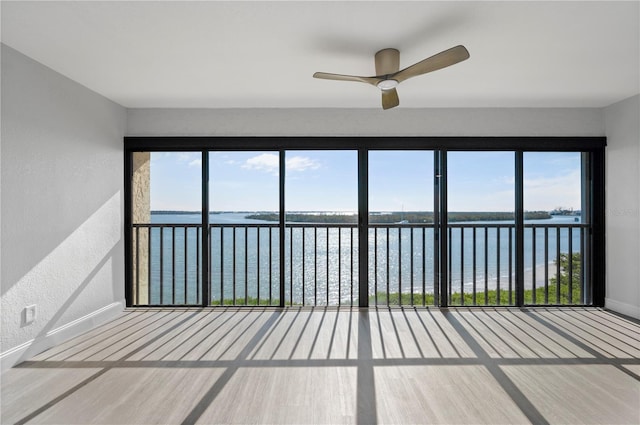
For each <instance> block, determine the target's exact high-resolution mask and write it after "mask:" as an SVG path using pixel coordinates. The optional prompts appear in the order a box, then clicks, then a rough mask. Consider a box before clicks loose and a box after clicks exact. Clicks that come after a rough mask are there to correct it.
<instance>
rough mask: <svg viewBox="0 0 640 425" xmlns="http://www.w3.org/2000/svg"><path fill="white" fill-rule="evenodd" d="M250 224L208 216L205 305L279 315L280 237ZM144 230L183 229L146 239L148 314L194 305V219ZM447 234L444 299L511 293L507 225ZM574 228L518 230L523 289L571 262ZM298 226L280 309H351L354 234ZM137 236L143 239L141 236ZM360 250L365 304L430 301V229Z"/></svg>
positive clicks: (288, 245) (372, 237)
mask: <svg viewBox="0 0 640 425" xmlns="http://www.w3.org/2000/svg"><path fill="white" fill-rule="evenodd" d="M248 214H249V213H220V214H211V216H210V224H211V225H212V229H211V260H210V264H211V267H210V272H211V284H212V286H211V298H212V300H213V301H219V300H220V299H221V298H223V299H225V300H230V299H236V300H240V301H241V300H244V299H245V297H246V298H253V299H255V298H260V299H261V300H270V301H271V304H274V305H277V304H278V302H279V297H280V287H279V281H280V249H279V229H278V228H277V226H275V225H276V224H277V223H275V222H267V221H262V220H251V219H246V218H244V217H245V216H246V215H248ZM151 222H152V224H175V225H178V226H180V225H183V226H184V227H176V228H172V227H166V228H165V229H164V230H163V231H162V244H161V237H160V228H159V227H154V228H153V229H152V230H151V241H150V247H151V263H150V265H149V271H150V274H151V304H173V303H175V304H184V303H186V304H197V303H199V302H200V296H201V294H200V290H199V285H200V273H199V271H198V270H199V267H200V259H199V258H198V257H199V256H200V252H201V247H200V246H199V245H198V244H199V243H200V241H201V240H202V234H201V229H200V228H199V227H198V226H191V225H197V224H199V223H200V215H199V214H152V216H151ZM452 224H453V227H452V228H451V234H450V240H449V243H450V252H451V256H450V262H449V263H450V265H449V268H448V274H449V276H450V286H451V288H452V291H453V292H460V291H464V292H470V291H471V290H472V288H473V287H474V276H475V286H476V288H477V291H478V292H479V293H480V292H482V291H484V289H485V288H487V289H493V288H496V287H497V286H498V285H499V286H500V288H501V289H508V288H509V287H510V286H511V287H515V229H514V228H513V227H511V226H508V225H509V224H513V223H511V222H496V221H492V222H477V221H476V222H469V223H452ZM534 224H536V225H545V226H551V227H548V230H547V231H546V234H545V229H544V228H538V229H536V232H535V238H534V232H533V229H532V228H531V226H530V225H534ZM578 224H580V223H578V222H576V221H575V217H562V216H554V217H552V218H551V219H549V220H528V221H525V241H524V245H525V253H524V254H525V255H524V257H525V261H524V266H525V287H526V288H530V287H532V286H533V284H534V282H535V284H536V286H541V285H544V282H545V272H546V273H547V277H548V278H552V277H555V276H556V271H557V270H556V267H555V261H556V258H557V253H558V252H561V253H567V252H569V250H570V249H571V251H572V252H574V253H579V252H580V249H581V245H582V243H583V233H582V232H581V231H580V229H579V228H573V229H572V230H570V229H569V228H568V225H578ZM234 225H237V226H236V227H233V226H234ZM305 226H306V227H291V228H290V227H288V228H287V230H286V233H285V267H284V277H285V294H284V295H285V299H286V300H287V301H291V302H293V303H297V304H301V303H302V301H303V300H304V303H305V304H310V305H314V304H315V305H327V304H329V305H335V304H338V301H340V302H341V303H346V304H349V303H350V302H351V301H352V300H353V302H354V303H357V296H358V295H357V294H358V281H359V276H358V236H357V230H356V229H355V228H354V227H353V228H352V227H348V226H347V227H341V228H338V227H331V225H330V224H323V225H318V227H315V228H314V227H312V226H314V225H312V224H310V223H305ZM403 226H410V225H408V224H405V225H403ZM466 226H475V227H476V230H475V236H474V230H473V229H472V228H470V227H466ZM485 226H487V227H485ZM527 226H529V227H527ZM556 226H564V227H556ZM461 227H462V228H461ZM139 231H141V232H143V233H144V232H146V231H147V230H146V229H144V228H141V229H140V230H139ZM134 236H135V234H134ZM510 239H511V242H510ZM534 241H535V243H534ZM474 242H475V243H474ZM545 242H546V243H545ZM161 245H162V253H163V255H162V256H161V255H160V253H161ZM368 245H369V246H368V247H367V249H368V251H369V254H368V256H369V267H368V271H369V276H367V279H368V282H369V294H370V295H373V294H375V293H376V292H378V293H380V292H386V291H387V290H388V291H389V293H394V292H403V293H409V292H412V291H413V292H414V293H422V291H423V290H424V291H425V292H427V293H431V292H433V287H434V282H437V276H435V270H436V269H435V268H434V252H436V251H435V241H434V229H433V227H432V226H430V225H423V226H420V227H391V228H387V227H378V228H377V231H376V230H375V229H374V228H370V230H369V244H368ZM474 246H475V255H474ZM534 247H535V248H534ZM558 247H559V248H560V249H559V251H558ZM134 249H135V244H134ZM143 249H144V248H143ZM185 252H186V255H185ZM510 254H511V255H510ZM474 258H475V261H474ZM545 260H546V261H545ZM545 265H546V266H545ZM142 267H147V265H142ZM545 267H546V270H545ZM161 275H162V291H160V280H161V279H160V277H161ZM221 293H222V296H221Z"/></svg>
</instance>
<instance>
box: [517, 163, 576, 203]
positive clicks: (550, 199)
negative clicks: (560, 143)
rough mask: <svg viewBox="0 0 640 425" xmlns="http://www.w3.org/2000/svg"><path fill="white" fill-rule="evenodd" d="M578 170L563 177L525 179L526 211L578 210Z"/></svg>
mask: <svg viewBox="0 0 640 425" xmlns="http://www.w3.org/2000/svg"><path fill="white" fill-rule="evenodd" d="M580 181H581V176H580V170H573V171H571V172H569V173H568V174H565V175H560V176H554V177H539V178H532V179H525V181H524V203H525V209H526V210H530V211H533V210H552V209H554V208H557V207H563V208H574V209H580V205H581V198H582V194H581V190H580Z"/></svg>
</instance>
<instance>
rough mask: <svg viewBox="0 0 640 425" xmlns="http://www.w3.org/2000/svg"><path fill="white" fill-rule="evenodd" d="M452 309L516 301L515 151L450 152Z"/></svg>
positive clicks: (449, 204)
mask: <svg viewBox="0 0 640 425" xmlns="http://www.w3.org/2000/svg"><path fill="white" fill-rule="evenodd" d="M447 179H448V181H447V207H448V216H447V219H448V222H449V226H448V229H447V237H448V248H449V249H448V252H447V253H446V255H447V258H448V259H449V261H448V270H447V275H448V282H447V284H448V291H449V294H448V295H449V304H450V305H500V304H502V305H512V304H514V303H515V221H514V220H515V213H514V212H515V153H514V152H449V153H447Z"/></svg>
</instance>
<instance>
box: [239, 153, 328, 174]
mask: <svg viewBox="0 0 640 425" xmlns="http://www.w3.org/2000/svg"><path fill="white" fill-rule="evenodd" d="M279 167H280V157H279V155H278V154H275V153H263V154H260V155H257V156H254V157H251V158H249V159H247V160H246V161H245V163H244V164H243V165H242V168H245V169H248V170H259V171H265V172H267V173H272V174H278V169H279ZM318 168H320V163H319V162H317V161H315V160H313V159H311V158H308V157H306V156H292V157H290V158H287V159H286V170H287V171H293V172H302V171H306V170H317V169H318Z"/></svg>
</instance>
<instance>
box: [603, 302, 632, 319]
mask: <svg viewBox="0 0 640 425" xmlns="http://www.w3.org/2000/svg"><path fill="white" fill-rule="evenodd" d="M604 308H606V309H609V310H612V311H615V312H616V313H620V314H624V315H625V316H629V317H633V318H634V319H640V307H639V306H637V305H632V304H627V303H623V302H620V301H616V300H612V299H611V298H605V300H604Z"/></svg>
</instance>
